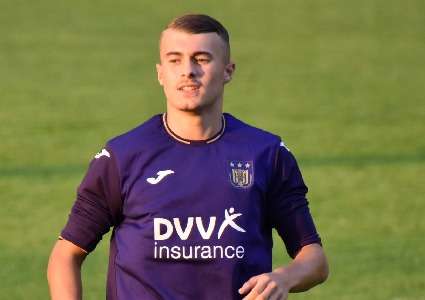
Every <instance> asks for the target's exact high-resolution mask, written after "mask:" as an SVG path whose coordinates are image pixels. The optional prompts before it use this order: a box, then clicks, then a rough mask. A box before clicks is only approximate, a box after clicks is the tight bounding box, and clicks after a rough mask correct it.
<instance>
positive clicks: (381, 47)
mask: <svg viewBox="0 0 425 300" xmlns="http://www.w3.org/2000/svg"><path fill="white" fill-rule="evenodd" d="M186 12H202V13H207V14H211V15H213V16H215V17H217V18H218V19H219V20H221V21H222V22H223V23H224V24H225V25H226V26H227V27H228V29H229V31H230V32H231V43H232V51H233V53H232V54H233V58H234V60H235V61H236V63H237V72H236V74H235V77H234V80H233V82H232V83H231V84H230V85H229V86H228V87H227V89H226V94H225V110H226V111H229V112H231V113H233V114H234V115H236V116H237V117H240V118H242V119H244V120H245V121H247V122H249V123H251V124H253V125H256V126H259V127H262V128H265V129H267V130H269V131H272V132H275V133H277V134H280V135H281V136H282V137H283V139H284V140H285V142H286V144H287V145H288V146H289V147H290V148H291V149H292V151H293V152H294V153H295V154H296V156H297V158H298V160H299V163H300V166H301V168H302V171H303V174H304V177H305V179H306V181H307V183H308V185H309V187H310V193H309V199H310V203H311V210H312V213H313V215H314V217H315V220H316V223H317V227H318V229H319V231H320V233H321V236H322V238H323V242H324V247H325V249H326V252H327V254H328V257H329V262H330V268H331V275H330V277H329V279H328V281H327V282H326V283H325V284H324V285H322V286H319V287H317V288H315V289H313V290H312V291H311V292H309V293H304V294H296V295H291V296H290V298H289V299H299V300H300V299H356V300H358V299H374V300H376V299H392V300H405V299H406V300H407V299H412V300H413V299H425V296H424V295H425V271H424V269H425V236H424V233H425V221H424V220H425V217H424V216H425V199H424V195H425V184H424V175H425V138H424V136H425V125H424V124H425V123H424V120H425V99H424V98H425V96H424V95H425V87H424V85H425V50H424V49H425V17H424V12H425V2H424V1H422V0H407V1H395V0H387V1H381V0H380V1H378V0H369V1H366V0H359V1H354V0H352V1H343V0H332V1H331V0H324V1H314V0H309V1H304V0H302V1H301V0H300V1H263V2H261V1H240V0H226V1H218V0H217V1H208V2H205V3H203V2H201V1H185V2H177V1H175V2H174V1H162V2H160V1H134V0H133V1H131V0H125V1H111V0H109V1H98V0H96V1H95V0H92V1H82V0H75V1H47V0H40V1H22V0H15V1H11V0H1V1H0V201H1V209H0V266H1V268H0V299H47V298H48V289H47V283H46V279H45V278H46V276H45V269H46V264H47V259H48V255H49V252H50V249H51V247H52V245H53V243H54V242H55V240H56V237H57V235H58V233H59V231H60V230H61V228H62V226H63V225H64V223H65V221H66V219H67V214H68V212H69V209H70V207H71V205H72V202H73V200H74V199H73V198H74V195H75V189H76V186H77V185H78V183H79V182H80V180H81V179H82V176H83V174H84V171H85V169H86V167H87V165H88V162H89V160H90V159H91V157H92V156H93V154H94V153H96V152H97V151H98V150H99V149H100V148H101V147H102V145H103V143H104V142H105V141H106V140H107V139H109V138H110V137H112V136H115V135H117V134H119V133H122V132H124V131H126V130H128V129H130V128H132V127H134V126H136V125H137V124H139V123H140V122H142V121H144V120H145V119H147V118H148V117H149V116H151V115H152V114H155V113H158V112H161V111H163V109H164V98H163V95H162V91H161V89H160V87H159V85H158V84H157V82H156V75H155V67H154V66H155V63H156V61H157V39H158V35H159V33H160V31H161V29H162V28H163V26H164V25H165V24H166V23H167V22H168V21H169V20H170V19H171V18H172V17H174V16H176V15H179V14H182V13H186ZM107 251H108V237H105V238H104V241H103V242H101V244H100V245H99V246H98V248H97V251H95V252H94V253H93V254H91V255H90V256H89V258H88V259H87V261H86V263H85V267H84V272H83V280H84V287H85V290H84V293H85V299H102V298H104V297H105V276H106V275H105V274H106V267H107ZM287 261H288V259H287V257H286V254H285V252H284V251H283V250H282V247H281V246H279V245H278V243H276V248H275V251H274V262H275V265H279V264H282V263H286V262H287Z"/></svg>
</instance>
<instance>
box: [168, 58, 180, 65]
mask: <svg viewBox="0 0 425 300" xmlns="http://www.w3.org/2000/svg"><path fill="white" fill-rule="evenodd" d="M168 62H169V63H171V64H177V63H179V62H180V59H178V58H171V59H169V60H168Z"/></svg>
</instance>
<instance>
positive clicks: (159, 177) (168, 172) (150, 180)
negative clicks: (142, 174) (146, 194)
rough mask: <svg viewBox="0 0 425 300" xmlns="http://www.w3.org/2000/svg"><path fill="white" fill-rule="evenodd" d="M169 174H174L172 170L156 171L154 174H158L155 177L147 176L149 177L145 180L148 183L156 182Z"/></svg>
mask: <svg viewBox="0 0 425 300" xmlns="http://www.w3.org/2000/svg"><path fill="white" fill-rule="evenodd" d="M170 174H174V171H173V170H163V171H158V172H157V173H156V175H158V176H157V177H156V178H155V177H149V178H147V179H146V181H147V182H149V183H150V184H157V183H159V182H160V181H161V180H162V179H164V177H165V176H168V175H170Z"/></svg>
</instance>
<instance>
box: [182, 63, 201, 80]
mask: <svg viewBox="0 0 425 300" xmlns="http://www.w3.org/2000/svg"><path fill="white" fill-rule="evenodd" d="M196 74H197V64H196V63H195V62H194V61H192V60H191V59H188V60H186V61H185V62H184V63H183V64H182V69H181V76H182V77H188V78H193V77H195V76H196Z"/></svg>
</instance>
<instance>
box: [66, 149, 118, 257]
mask: <svg viewBox="0 0 425 300" xmlns="http://www.w3.org/2000/svg"><path fill="white" fill-rule="evenodd" d="M121 206H122V200H121V188H120V177H119V172H118V168H117V164H116V162H115V157H114V155H113V152H112V151H111V150H110V149H108V148H105V149H102V151H101V152H99V153H98V154H97V155H96V156H95V158H94V159H93V160H92V161H91V163H90V166H89V168H88V170H87V173H86V175H85V177H84V179H83V181H82V182H81V184H80V185H79V187H78V189H77V197H76V200H75V202H74V205H73V207H72V209H71V213H70V215H69V218H68V222H67V224H66V225H65V228H64V229H63V230H62V232H61V237H62V238H63V239H65V240H68V241H70V242H72V243H73V244H75V245H77V246H79V247H80V248H82V249H84V250H86V251H87V252H91V251H93V250H94V249H95V247H96V245H97V244H98V242H99V241H100V240H101V239H102V236H103V235H104V234H105V233H107V232H108V231H109V229H110V227H111V226H116V225H117V224H118V223H119V222H120V220H121V215H122V213H121V212H122V207H121Z"/></svg>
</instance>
